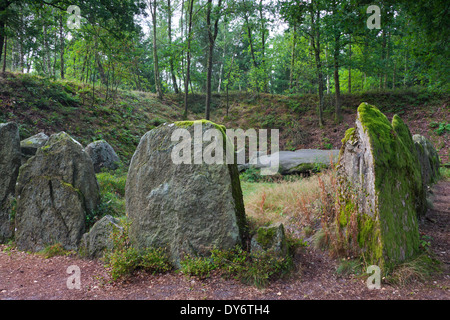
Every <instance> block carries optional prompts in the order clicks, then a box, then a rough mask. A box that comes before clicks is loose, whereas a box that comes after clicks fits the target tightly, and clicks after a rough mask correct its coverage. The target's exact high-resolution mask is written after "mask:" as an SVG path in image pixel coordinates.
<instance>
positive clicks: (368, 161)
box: [337, 103, 426, 267]
mask: <svg viewBox="0 0 450 320" xmlns="http://www.w3.org/2000/svg"><path fill="white" fill-rule="evenodd" d="M342 142H343V145H342V148H341V151H340V157H339V162H338V166H337V171H338V182H339V205H340V206H339V208H340V211H339V212H338V217H337V221H338V232H339V236H340V237H341V239H342V240H343V243H344V248H345V249H346V250H348V251H350V252H353V253H354V252H355V251H356V252H357V253H359V254H362V255H363V256H364V258H365V261H367V262H368V263H371V264H377V265H378V266H380V267H382V266H385V265H392V264H396V263H398V262H401V261H404V260H405V259H407V258H410V257H412V256H413V255H414V254H416V253H417V251H418V247H419V232H418V223H417V217H418V215H420V214H423V212H424V210H425V203H426V201H425V190H424V188H423V184H422V177H421V169H420V163H419V160H418V157H417V153H416V148H415V146H414V143H413V140H412V137H411V133H410V131H409V129H408V127H407V126H406V125H405V124H404V123H403V121H402V120H401V119H400V118H399V117H398V116H397V115H395V116H394V117H393V120H392V123H391V122H389V121H388V119H387V118H386V116H384V115H383V114H382V113H381V112H380V111H379V110H378V109H377V108H376V107H374V106H371V105H369V104H367V103H362V104H361V105H360V106H359V108H358V114H357V119H356V127H355V128H351V129H349V130H347V132H346V134H345V138H344V139H343V140H342Z"/></svg>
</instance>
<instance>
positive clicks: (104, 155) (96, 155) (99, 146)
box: [85, 140, 120, 173]
mask: <svg viewBox="0 0 450 320" xmlns="http://www.w3.org/2000/svg"><path fill="white" fill-rule="evenodd" d="M85 151H86V152H87V153H88V155H89V156H90V157H91V159H92V162H93V163H94V170H95V173H99V172H100V171H101V170H102V168H106V169H111V170H115V169H117V168H118V164H119V162H120V159H119V156H118V155H117V153H116V152H115V151H114V149H113V147H111V145H110V144H109V143H108V142H106V141H105V140H97V141H94V142H92V143H90V144H88V145H87V146H86V148H85Z"/></svg>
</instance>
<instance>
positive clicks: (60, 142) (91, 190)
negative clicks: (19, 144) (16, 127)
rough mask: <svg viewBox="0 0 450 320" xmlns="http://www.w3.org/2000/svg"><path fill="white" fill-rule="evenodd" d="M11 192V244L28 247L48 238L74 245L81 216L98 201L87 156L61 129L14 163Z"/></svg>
mask: <svg viewBox="0 0 450 320" xmlns="http://www.w3.org/2000/svg"><path fill="white" fill-rule="evenodd" d="M16 195H17V213H16V244H17V247H18V248H19V249H21V250H30V251H39V250H42V249H43V248H44V247H45V246H46V245H49V244H54V243H61V244H62V245H63V246H64V248H66V249H68V250H74V249H76V248H77V247H78V243H79V241H80V238H81V236H82V235H83V233H84V228H85V216H86V214H87V213H89V214H90V213H92V212H93V211H94V210H95V209H96V207H97V205H98V204H99V201H100V193H99V186H98V183H97V179H96V177H95V173H94V166H93V165H92V160H91V158H90V157H89V156H88V155H87V153H86V152H84V150H83V147H82V146H81V144H79V143H78V142H77V141H76V140H74V139H73V138H72V137H70V136H69V135H68V134H67V133H65V132H61V133H58V134H54V135H52V136H51V137H50V138H49V140H48V141H47V143H46V144H45V145H44V146H43V147H41V148H39V149H38V150H37V152H36V155H35V156H34V157H32V158H30V159H29V160H28V161H27V162H26V163H25V164H24V165H23V166H21V167H20V171H19V177H18V179H17V186H16Z"/></svg>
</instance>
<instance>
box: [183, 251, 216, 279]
mask: <svg viewBox="0 0 450 320" xmlns="http://www.w3.org/2000/svg"><path fill="white" fill-rule="evenodd" d="M180 264H181V271H182V272H183V274H185V275H189V276H195V277H198V278H199V279H205V278H208V277H209V276H210V273H211V271H212V270H214V269H215V268H216V266H215V265H214V264H213V263H212V262H211V259H209V258H206V257H192V256H191V255H186V256H185V257H184V259H182V260H181V261H180Z"/></svg>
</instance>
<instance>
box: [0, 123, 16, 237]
mask: <svg viewBox="0 0 450 320" xmlns="http://www.w3.org/2000/svg"><path fill="white" fill-rule="evenodd" d="M19 167H20V138H19V129H18V127H17V124H15V123H13V122H8V123H0V243H3V242H5V241H7V240H8V239H9V238H10V237H11V236H12V235H13V229H14V228H13V226H12V225H11V214H12V209H13V203H14V189H15V186H16V179H17V175H18V173H19Z"/></svg>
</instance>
